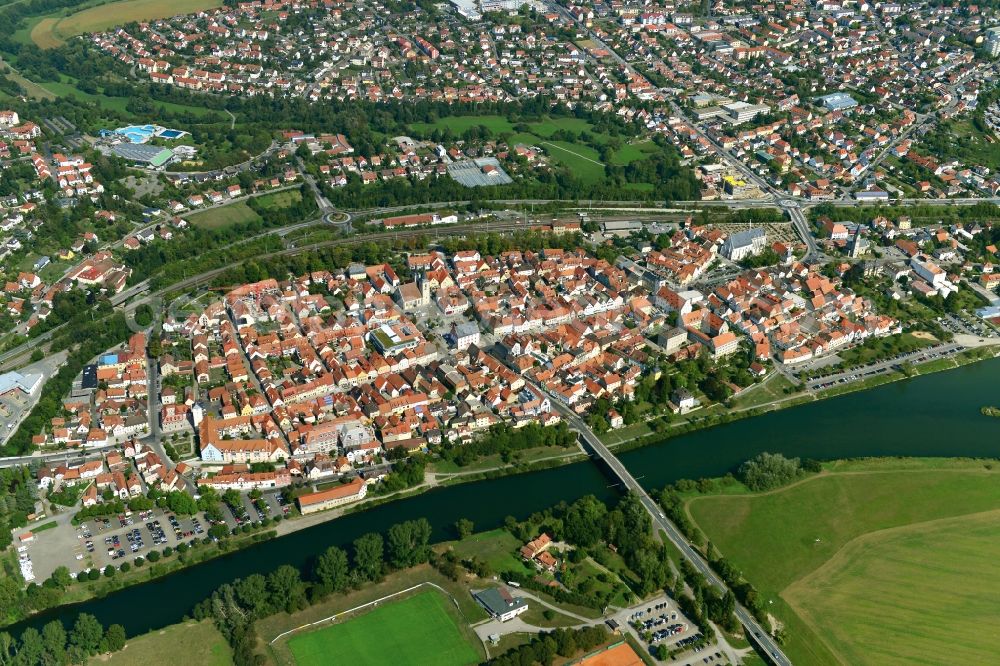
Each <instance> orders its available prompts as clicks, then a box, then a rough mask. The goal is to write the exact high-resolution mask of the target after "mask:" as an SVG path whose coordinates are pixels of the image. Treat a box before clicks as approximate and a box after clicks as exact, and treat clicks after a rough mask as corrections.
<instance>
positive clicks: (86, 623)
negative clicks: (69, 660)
mask: <svg viewBox="0 0 1000 666" xmlns="http://www.w3.org/2000/svg"><path fill="white" fill-rule="evenodd" d="M103 635H104V628H103V627H102V626H101V623H100V622H98V621H97V618H96V617H94V616H93V615H90V614H89V613H80V615H78V616H77V618H76V622H75V623H74V624H73V630H72V631H71V632H70V634H69V642H70V645H72V646H73V647H75V648H77V649H78V650H80V651H81V652H83V653H84V654H86V655H92V654H94V653H95V652H96V651H97V646H98V645H99V644H100V642H101V637H102V636H103Z"/></svg>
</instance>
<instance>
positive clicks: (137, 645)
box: [87, 620, 233, 666]
mask: <svg viewBox="0 0 1000 666" xmlns="http://www.w3.org/2000/svg"><path fill="white" fill-rule="evenodd" d="M181 645H183V646H184V649H183V661H184V663H185V665H186V666H228V665H229V664H232V663H233V657H232V650H230V648H229V644H228V643H226V639H225V638H224V637H223V636H222V634H220V633H219V631H218V629H216V628H215V625H214V624H212V622H211V621H210V620H204V621H202V622H185V623H183V624H174V625H171V626H169V627H166V628H165V629H161V630H159V631H152V632H150V633H148V634H145V635H143V636H138V637H136V638H130V639H129V640H128V643H126V644H125V648H124V649H123V650H121V651H120V652H115V653H113V654H110V655H101V656H97V657H93V658H91V659H90V661H89V662H87V663H88V664H89V666H95V665H97V664H108V665H109V666H145V665H146V664H154V663H158V662H159V661H160V660H162V659H163V656H164V655H167V654H178V652H177V648H178V646H181Z"/></svg>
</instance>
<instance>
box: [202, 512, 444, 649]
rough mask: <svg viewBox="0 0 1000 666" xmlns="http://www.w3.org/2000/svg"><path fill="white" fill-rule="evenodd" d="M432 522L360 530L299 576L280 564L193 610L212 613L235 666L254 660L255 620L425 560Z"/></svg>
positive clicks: (204, 614) (206, 614)
mask: <svg viewBox="0 0 1000 666" xmlns="http://www.w3.org/2000/svg"><path fill="white" fill-rule="evenodd" d="M430 538H431V525H430V523H429V522H428V521H427V519H426V518H419V519H417V520H410V521H406V522H404V523H398V524H396V525H393V526H392V527H390V528H389V530H388V531H387V532H386V534H385V535H384V536H383V535H382V534H379V533H375V532H372V533H368V534H364V535H362V536H360V537H358V538H357V539H355V540H354V542H353V544H352V547H351V549H350V553H348V551H347V550H345V549H343V548H339V547H337V546H331V547H330V548H327V549H326V550H325V551H323V553H321V554H320V555H319V556H318V557H317V558H316V560H315V561H314V562H313V564H312V566H311V567H310V568H309V576H308V577H307V578H303V577H302V574H301V572H300V571H299V570H298V569H296V568H295V567H293V566H290V565H287V564H286V565H282V566H280V567H278V568H277V569H275V570H274V571H272V572H271V573H270V574H268V575H266V576H264V575H261V574H253V575H251V576H247V577H246V578H242V579H237V580H235V581H233V582H232V583H226V584H224V585H222V586H221V587H219V589H218V590H216V591H215V592H214V593H212V596H211V597H209V598H208V599H206V600H205V601H203V602H201V603H199V604H198V605H197V606H196V607H195V609H194V611H193V616H194V617H195V618H196V619H205V618H212V619H213V621H214V622H215V624H216V626H217V627H218V628H219V630H220V631H221V632H222V634H223V635H224V636H225V637H226V640H227V641H229V643H230V645H231V646H232V647H233V653H234V654H233V659H234V662H235V663H236V664H237V666H244V665H251V664H256V663H257V658H256V657H255V656H254V647H255V645H256V642H257V636H256V631H255V628H254V623H255V622H256V621H257V620H259V619H261V618H263V617H267V616H268V615H271V614H273V613H277V612H282V611H283V612H287V613H292V612H295V611H296V610H301V609H303V608H306V607H307V606H308V605H309V604H310V603H315V602H317V601H320V600H322V599H325V598H326V597H327V596H329V595H330V594H335V593H343V592H347V591H348V590H350V589H354V588H358V587H360V586H362V585H366V584H370V583H374V582H378V581H380V580H382V578H383V577H384V576H385V574H386V572H387V571H390V570H394V569H404V568H407V567H412V566H416V565H418V564H422V563H424V562H427V561H428V559H429V558H430V555H431V549H430Z"/></svg>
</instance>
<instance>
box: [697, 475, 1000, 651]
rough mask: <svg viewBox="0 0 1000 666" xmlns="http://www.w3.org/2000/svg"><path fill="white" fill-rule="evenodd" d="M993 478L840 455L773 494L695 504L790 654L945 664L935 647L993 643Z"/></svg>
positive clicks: (996, 550) (996, 500) (998, 550)
mask: <svg viewBox="0 0 1000 666" xmlns="http://www.w3.org/2000/svg"><path fill="white" fill-rule="evenodd" d="M998 477H1000V470H994V469H993V466H992V465H985V464H984V463H982V462H980V461H972V460H969V461H926V462H925V461H918V462H911V461H895V460H885V461H881V460H880V461H864V462H862V463H856V462H854V463H838V464H833V465H830V466H828V469H827V471H825V472H824V473H823V474H820V475H818V476H814V477H810V478H808V479H806V480H804V481H801V482H798V483H795V484H793V485H791V486H787V487H785V488H782V489H779V490H775V491H772V492H767V493H760V494H745V493H744V494H733V495H712V496H700V497H695V498H692V499H690V500H689V501H688V505H687V509H688V512H689V513H690V515H691V517H692V518H693V520H694V521H695V522H696V523H697V525H698V526H699V527H700V528H701V529H702V530H703V531H704V532H705V534H706V535H707V537H708V538H709V539H710V540H711V541H712V543H713V544H715V546H716V547H717V548H718V549H719V551H720V552H722V553H723V555H725V556H726V557H727V558H728V559H729V560H730V561H731V562H732V563H733V564H734V565H735V566H736V567H737V568H739V569H741V570H742V571H743V572H744V574H745V576H746V577H747V579H748V580H749V581H750V582H752V583H753V584H754V585H755V586H756V587H757V589H758V590H759V592H760V594H761V596H762V598H763V599H764V600H766V602H767V603H768V605H769V606H770V608H771V612H772V613H773V614H774V615H775V616H776V617H777V619H778V621H779V622H781V623H783V624H784V626H785V630H786V633H787V634H788V636H789V639H788V643H787V645H786V648H787V653H788V656H789V657H790V658H791V659H792V661H793V662H796V663H809V664H835V663H873V664H875V663H879V664H884V663H913V662H914V661H918V662H919V661H923V662H925V663H941V662H940V660H936V659H935V658H934V657H933V656H929V657H928V656H927V655H933V654H939V655H941V654H945V653H943V652H933V651H932V649H933V650H938V651H941V650H955V649H957V644H958V643H962V650H968V651H969V652H968V653H963V655H961V656H968V655H969V654H980V655H982V654H989V653H992V654H995V653H996V652H995V651H996V649H997V645H996V636H995V635H993V634H995V632H992V633H991V632H990V630H988V629H987V628H985V626H984V625H983V624H981V623H983V622H991V621H992V619H993V616H991V615H989V614H984V613H983V612H982V604H983V603H987V602H988V600H990V599H993V598H994V594H995V592H996V590H993V589H992V588H991V584H990V583H989V582H988V581H990V580H992V579H995V578H996V577H995V576H994V575H993V574H995V573H996V569H997V565H996V561H997V555H998V554H1000V547H997V546H996V545H995V543H996V542H997V540H996V537H997V536H998V535H1000V512H997V511H998V510H1000V492H998V491H997V482H998V481H1000V478H998ZM983 512H994V513H989V514H983ZM973 514H982V515H980V516H973ZM976 519H978V520H980V521H983V522H981V523H979V522H976ZM970 521H972V522H970ZM962 525H965V526H966V528H967V529H966V530H965V533H967V536H966V537H963V540H960V541H958V542H956V543H955V552H954V553H952V552H951V548H950V545H951V544H952V543H953V542H954V541H955V536H953V535H957V534H958V533H959V532H962V529H963V528H962V527H961V526H962ZM974 525H975V526H976V527H975V528H973V526H974ZM935 533H940V534H942V535H943V536H941V537H940V538H936V539H935V538H933V537H931V536H927V538H924V537H925V535H931V534H935ZM991 534H992V537H991V538H992V543H990V544H989V546H988V547H986V546H984V547H982V548H979V549H978V550H977V547H976V546H975V544H977V543H980V542H983V543H984V544H985V543H986V542H987V541H988V540H989V535H991ZM934 544H937V545H936V546H935V547H933V548H932V547H931V546H932V545H934ZM952 555H954V557H952ZM888 562H891V563H892V566H888V565H887V564H886V563H888ZM958 581H961V584H959V582H958ZM821 590H822V593H821ZM965 596H968V598H967V599H965V601H960V598H962V597H965ZM918 617H919V618H921V619H920V622H919V625H913V624H911V623H912V622H915V621H916V618H918ZM872 618H878V621H876V622H873V620H872ZM925 620H926V621H927V624H926V625H925V624H924V621H925ZM865 625H871V626H870V627H867V628H865V629H864V630H862V627H864V626H865ZM919 627H926V629H920V628H919ZM932 627H933V628H932ZM972 627H978V630H974V629H969V628H972ZM967 629H968V631H967ZM920 632H924V633H923V634H922V638H920V641H923V647H921V648H919V649H918V648H916V647H915V646H916V645H917V644H918V641H914V634H917V635H918V637H919V636H921V634H920ZM953 632H957V638H953ZM987 634H990V635H989V636H988V635H987ZM932 644H933V648H932ZM914 650H916V651H914ZM949 654H954V655H955V660H957V661H959V662H965V663H977V662H981V661H982V660H981V659H976V658H974V657H969V658H967V659H962V658H961V657H960V656H959V655H958V653H957V652H950V653H949ZM920 655H923V656H925V657H926V658H923V659H921V658H919V656H920ZM945 661H954V660H952V659H945Z"/></svg>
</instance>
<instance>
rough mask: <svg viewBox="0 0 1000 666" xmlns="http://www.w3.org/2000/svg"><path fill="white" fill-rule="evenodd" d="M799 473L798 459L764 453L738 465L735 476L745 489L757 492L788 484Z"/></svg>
mask: <svg viewBox="0 0 1000 666" xmlns="http://www.w3.org/2000/svg"><path fill="white" fill-rule="evenodd" d="M801 471H802V469H801V466H800V465H799V459H798V458H786V457H785V456H783V455H781V454H780V453H766V452H765V453H761V454H760V455H758V456H756V457H754V458H751V459H750V460H748V461H746V462H745V463H743V464H742V465H740V468H739V470H738V471H737V473H736V476H737V477H738V478H739V480H740V481H742V482H743V485H745V486H746V487H747V488H749V489H750V490H753V491H758V492H759V491H762V490H771V489H773V488H778V487H780V486H783V485H785V484H786V483H790V482H791V481H794V480H795V479H796V478H797V477H798V476H799V474H800V473H801Z"/></svg>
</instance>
